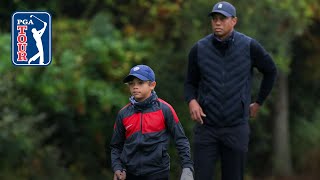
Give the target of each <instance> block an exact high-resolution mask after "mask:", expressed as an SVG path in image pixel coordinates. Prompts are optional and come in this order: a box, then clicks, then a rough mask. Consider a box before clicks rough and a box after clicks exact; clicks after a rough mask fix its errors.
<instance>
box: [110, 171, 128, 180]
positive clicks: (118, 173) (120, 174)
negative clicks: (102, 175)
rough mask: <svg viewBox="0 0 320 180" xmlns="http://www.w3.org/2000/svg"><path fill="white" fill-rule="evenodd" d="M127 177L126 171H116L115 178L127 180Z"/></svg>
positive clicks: (115, 179)
mask: <svg viewBox="0 0 320 180" xmlns="http://www.w3.org/2000/svg"><path fill="white" fill-rule="evenodd" d="M126 178H127V174H126V171H120V170H117V171H116V172H114V176H113V180H125V179H126Z"/></svg>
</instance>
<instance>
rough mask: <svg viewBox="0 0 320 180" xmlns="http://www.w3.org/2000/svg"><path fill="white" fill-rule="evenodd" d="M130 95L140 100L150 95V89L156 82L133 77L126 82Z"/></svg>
mask: <svg viewBox="0 0 320 180" xmlns="http://www.w3.org/2000/svg"><path fill="white" fill-rule="evenodd" d="M128 86H129V89H130V92H131V95H132V96H133V97H134V99H135V100H136V101H138V102H142V101H144V100H145V99H147V98H148V97H150V95H151V92H152V90H153V89H154V88H155V87H156V82H150V81H142V80H140V79H138V78H133V80H132V81H129V82H128Z"/></svg>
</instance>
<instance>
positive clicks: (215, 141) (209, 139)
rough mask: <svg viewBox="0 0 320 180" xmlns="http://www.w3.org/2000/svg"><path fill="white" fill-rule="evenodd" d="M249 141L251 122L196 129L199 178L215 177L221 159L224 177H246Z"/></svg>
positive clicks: (226, 179)
mask: <svg viewBox="0 0 320 180" xmlns="http://www.w3.org/2000/svg"><path fill="white" fill-rule="evenodd" d="M248 141H249V125H248V124H242V125H238V126H234V127H225V128H223V127H219V128H217V127H212V126H208V125H205V124H204V125H200V124H197V125H196V126H195V128H194V156H193V157H194V163H195V164H194V168H195V180H213V179H214V176H215V172H214V170H215V165H216V164H217V161H218V160H221V177H222V180H243V177H244V168H245V163H246V154H247V147H248Z"/></svg>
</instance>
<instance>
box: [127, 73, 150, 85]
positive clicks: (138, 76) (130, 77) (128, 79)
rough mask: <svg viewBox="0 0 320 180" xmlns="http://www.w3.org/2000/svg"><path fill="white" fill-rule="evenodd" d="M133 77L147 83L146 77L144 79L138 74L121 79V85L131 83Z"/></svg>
mask: <svg viewBox="0 0 320 180" xmlns="http://www.w3.org/2000/svg"><path fill="white" fill-rule="evenodd" d="M134 77H136V78H138V79H140V80H142V81H148V80H149V79H148V78H146V77H144V76H142V75H140V74H129V75H128V76H127V77H125V78H124V79H123V83H127V82H129V81H131V80H132V79H133V78H134Z"/></svg>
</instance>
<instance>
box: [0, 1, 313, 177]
mask: <svg viewBox="0 0 320 180" xmlns="http://www.w3.org/2000/svg"><path fill="white" fill-rule="evenodd" d="M231 2H232V3H233V4H234V5H235V6H236V7H237V10H238V12H237V13H238V18H239V19H238V24H237V27H236V28H237V29H238V30H239V31H241V32H244V33H245V34H248V35H250V36H252V37H254V38H256V39H257V40H259V42H261V43H262V44H263V45H264V46H265V47H266V49H267V50H269V51H271V53H272V55H273V57H274V59H275V60H276V62H277V65H278V67H280V69H281V70H283V71H285V72H288V73H289V72H290V64H291V62H292V60H291V56H292V52H291V51H290V46H291V44H290V42H291V40H292V38H293V37H295V36H296V35H299V34H301V33H302V32H303V31H304V30H305V28H306V27H307V25H308V24H309V23H310V19H311V17H312V16H315V15H314V13H315V12H317V8H319V4H318V3H317V1H315V0H304V1H298V2H296V1H293V0H285V1H281V2H279V1H275V0H266V1H254V0H249V1H231ZM214 3H215V2H208V1H205V0H197V1H182V0H178V1H167V0H161V1H145V0H138V1H111V0H104V1H96V0H95V1H90V2H86V1H74V0H71V1H68V2H67V1H60V0H59V1H54V0H49V1H46V2H39V3H30V2H28V1H21V0H18V1H5V2H3V6H1V8H0V9H1V10H0V11H1V15H3V16H4V17H5V18H3V19H4V23H3V25H4V26H2V27H1V36H0V49H1V53H0V59H1V65H0V75H1V77H2V78H1V79H0V92H1V94H3V95H4V96H3V97H2V99H1V102H0V115H1V116H0V117H1V118H0V155H1V158H0V174H1V175H0V178H1V179H49V178H50V179H111V177H112V175H113V174H112V172H111V170H110V159H109V157H110V152H109V149H108V148H106V149H105V145H108V143H109V140H110V138H111V133H112V128H113V123H114V119H115V116H116V114H117V112H118V110H119V109H120V108H121V107H122V106H123V105H125V104H126V103H127V98H128V96H129V93H128V90H127V88H126V87H125V86H124V85H123V84H122V78H123V77H124V76H125V75H126V74H127V73H128V71H129V70H130V68H131V67H132V66H133V65H135V64H140V63H145V64H148V65H150V66H151V67H152V68H153V69H154V70H155V73H156V78H157V87H156V91H157V93H158V95H159V96H160V97H161V98H163V99H165V100H166V101H168V102H169V103H171V104H172V105H173V106H174V108H175V109H176V111H177V114H178V115H179V118H180V121H181V123H182V124H183V126H184V128H185V131H186V134H187V136H188V137H189V139H190V141H191V143H192V127H193V123H192V121H191V120H190V117H189V113H188V108H187V106H186V104H185V102H184V100H183V81H184V76H185V69H186V65H187V54H188V51H189V49H190V48H191V46H192V45H193V44H194V43H195V42H196V41H197V40H198V39H200V38H201V37H203V36H205V35H206V34H208V33H211V29H210V18H208V17H207V13H208V12H209V11H211V8H212V5H213V4H214ZM3 7H8V9H6V8H3ZM17 9H19V10H25V9H28V10H30V9H37V10H48V11H49V12H51V14H52V15H53V26H52V27H53V29H52V31H53V33H52V35H53V40H52V43H53V45H52V52H53V53H52V54H53V59H52V64H51V65H49V66H48V67H41V68H39V67H36V68H35V67H28V68H24V67H14V66H13V65H12V63H11V62H10V35H9V34H5V33H2V31H4V32H9V29H10V26H9V24H10V22H8V21H6V19H8V20H10V15H11V14H10V12H14V11H15V10H17ZM99 12H103V13H99ZM315 44H317V43H315ZM311 46H315V45H311ZM315 57H316V56H315ZM314 59H316V58H314ZM312 62H313V64H311V65H310V66H312V67H314V66H315V63H314V62H315V61H314V60H313V61H312ZM311 72H312V71H309V72H304V73H303V74H304V75H305V76H307V77H308V78H309V77H310V75H309V74H308V73H311ZM313 76H314V78H316V77H318V76H317V73H312V77H313ZM255 85H256V84H255ZM299 85H301V86H303V87H309V86H307V85H305V84H302V83H299V84H297V86H299ZM310 88H313V90H314V91H316V89H315V87H310ZM314 91H313V92H314ZM256 92H257V88H256V87H255V89H254V93H256ZM299 93H301V92H300V91H299ZM301 94H303V93H301ZM314 94H315V93H314ZM293 99H301V98H298V95H296V97H294V98H293ZM311 99H312V98H307V99H306V100H305V101H303V102H302V101H297V100H295V101H294V102H295V103H296V102H299V105H300V106H304V105H305V104H307V105H308V107H309V106H311V105H312V104H313V103H312V100H311ZM271 100H272V101H276V99H271ZM271 107H272V103H271V102H270V103H267V105H266V106H264V108H263V109H262V110H263V111H262V114H260V117H259V120H257V121H256V122H251V124H252V127H253V129H252V132H253V133H252V134H253V135H254V136H253V141H252V144H251V157H249V159H250V161H249V163H250V164H249V172H250V173H252V174H255V173H260V174H261V171H262V170H264V169H265V171H268V164H269V161H268V159H270V149H271V146H270V141H271V140H270V139H271V130H270V119H268V117H270V113H272V110H271ZM299 110H300V111H301V109H299ZM296 114H299V113H296ZM296 114H294V115H296ZM318 116H319V115H317V116H316V117H314V119H313V120H312V121H306V119H307V118H301V119H299V120H297V119H298V118H292V119H294V121H295V122H296V121H301V124H300V123H297V125H295V126H294V127H299V126H300V127H303V128H300V129H299V128H293V130H292V131H294V132H296V133H295V134H294V138H293V139H294V141H293V142H294V144H297V146H299V144H298V143H299V141H301V139H302V140H303V141H305V144H303V145H302V146H299V148H297V149H296V150H295V151H294V154H293V155H294V157H301V156H299V153H300V152H303V151H304V150H306V147H308V146H312V147H314V148H316V144H317V140H318V135H317V134H318V133H316V132H315V131H314V130H315V129H314V128H313V126H315V127H318V123H317V122H318V121H317V120H316V119H317V118H318ZM308 117H310V114H308ZM308 120H309V119H308ZM295 124H296V123H295ZM306 131H307V132H308V133H306V134H305V133H304V132H306ZM105 151H106V152H105ZM170 155H171V178H172V179H177V178H178V177H179V175H180V170H181V169H180V163H179V157H178V156H177V153H176V150H175V148H174V146H173V145H172V144H171V146H170ZM261 158H262V159H264V161H263V162H265V163H264V165H263V163H261V161H257V159H261ZM303 161H304V159H302V157H301V159H299V162H303Z"/></svg>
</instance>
